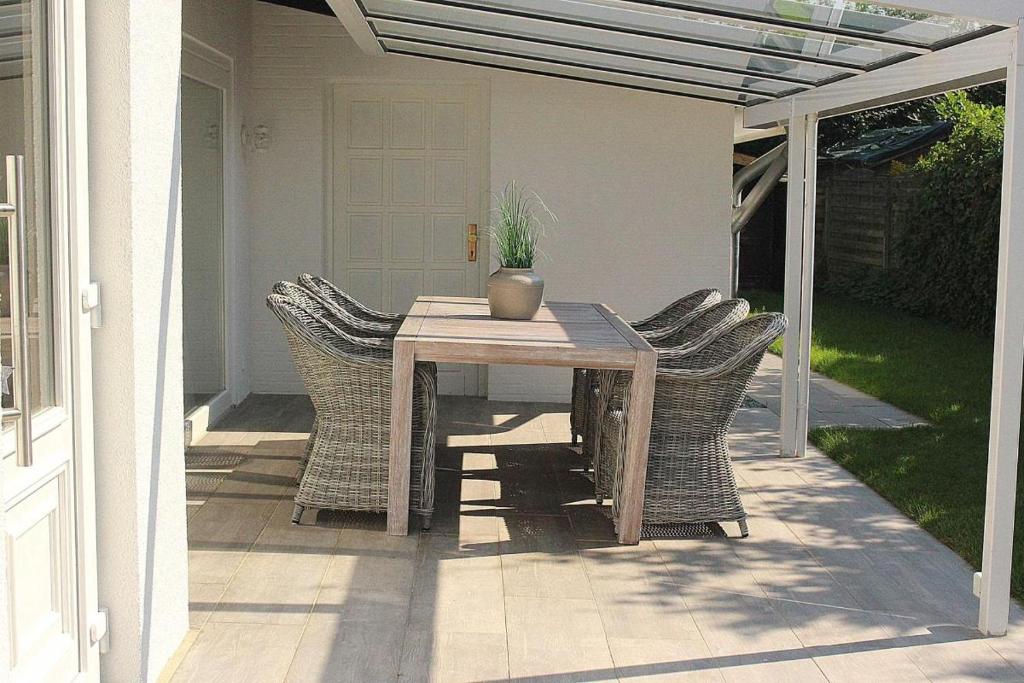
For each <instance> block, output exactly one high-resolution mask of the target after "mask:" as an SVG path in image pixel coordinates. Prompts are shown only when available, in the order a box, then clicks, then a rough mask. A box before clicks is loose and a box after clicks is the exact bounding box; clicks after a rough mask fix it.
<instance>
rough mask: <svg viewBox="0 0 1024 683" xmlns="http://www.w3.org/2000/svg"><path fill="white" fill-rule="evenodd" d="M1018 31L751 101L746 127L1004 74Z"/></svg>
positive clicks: (864, 105) (882, 102) (896, 99)
mask: <svg viewBox="0 0 1024 683" xmlns="http://www.w3.org/2000/svg"><path fill="white" fill-rule="evenodd" d="M1016 33H1017V29H1007V30H1005V31H999V32H998V33H993V34H991V35H987V36H983V37H981V38H977V39H975V40H970V41H967V42H965V43H962V44H960V45H955V46H953V47H950V48H947V49H945V50H939V51H937V52H933V53H931V54H927V55H922V56H920V57H915V58H914V59H908V60H906V61H904V62H899V63H898V64H893V65H892V66H887V67H883V68H881V69H877V70H875V71H869V72H868V73H865V74H860V75H858V76H851V77H850V78H846V79H844V80H841V81H836V82H835V83H829V84H827V85H823V86H821V87H818V88H814V89H813V90H808V91H806V92H803V93H799V94H797V95H793V96H790V97H784V98H781V99H778V100H775V101H773V102H766V103H764V104H758V105H754V106H752V107H750V108H748V109H747V110H746V111H745V112H744V116H743V120H744V127H746V128H764V127H769V126H776V125H780V124H783V123H785V122H786V121H788V120H789V118H790V117H791V116H794V115H796V116H799V115H803V114H820V115H821V116H822V117H826V116H839V115H841V114H849V113H851V112H855V111H863V110H865V109H873V108H875V107H883V106H886V105H889V104H894V103H897V102H904V101H906V100H913V99H918V98H921V97H928V96H931V95H937V94H939V93H943V92H947V91H949V90H956V89H959V88H967V87H971V86H975V85H981V84H984V83H992V82H995V81H999V80H1002V79H1004V78H1006V67H1007V65H1008V64H1009V62H1010V55H1011V49H1012V46H1013V42H1014V40H1015V37H1016Z"/></svg>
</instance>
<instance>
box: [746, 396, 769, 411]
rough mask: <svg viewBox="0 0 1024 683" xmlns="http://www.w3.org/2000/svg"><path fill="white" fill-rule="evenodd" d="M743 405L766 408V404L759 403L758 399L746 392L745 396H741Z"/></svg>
mask: <svg viewBox="0 0 1024 683" xmlns="http://www.w3.org/2000/svg"><path fill="white" fill-rule="evenodd" d="M743 407H744V408H767V407H768V406H766V405H765V404H763V403H761V402H760V401H758V400H757V399H756V398H754V397H753V396H751V395H750V394H747V395H746V396H744V397H743Z"/></svg>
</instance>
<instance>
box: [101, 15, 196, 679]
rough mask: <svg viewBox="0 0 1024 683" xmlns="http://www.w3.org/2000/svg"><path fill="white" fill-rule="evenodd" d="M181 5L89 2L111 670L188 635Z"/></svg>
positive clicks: (125, 669)
mask: <svg viewBox="0 0 1024 683" xmlns="http://www.w3.org/2000/svg"><path fill="white" fill-rule="evenodd" d="M180 21H181V10H180V4H179V3H176V2H147V3H139V2H134V1H132V0H104V2H97V3H88V4H87V7H86V39H87V50H88V66H87V68H88V116H89V197H90V251H91V260H92V264H91V265H92V274H93V278H94V279H95V280H96V281H97V282H99V283H101V285H102V288H103V289H102V306H103V326H102V327H101V328H100V329H97V330H95V331H94V335H93V347H92V348H93V377H94V382H93V400H94V403H93V407H94V414H95V420H94V422H95V452H96V458H95V460H96V489H97V492H98V495H97V499H96V510H97V547H98V575H99V604H101V605H103V606H105V607H107V608H108V609H109V614H110V632H111V647H110V651H109V652H108V653H107V654H106V655H104V656H103V659H102V662H101V666H102V668H103V672H104V678H105V680H110V681H150V680H156V678H157V677H158V676H159V674H160V670H161V669H162V667H163V665H164V663H165V662H166V661H167V660H168V658H169V657H170V656H171V655H172V654H173V652H174V651H175V649H176V648H177V647H178V645H179V644H180V643H181V640H182V638H183V637H184V636H185V634H186V633H187V631H188V566H187V561H186V557H187V556H186V532H185V528H186V525H185V468H184V462H183V458H182V452H183V434H182V428H181V425H182V394H181V386H182V385H181V379H182V364H181V298H180V294H181V241H180V228H181V204H180V170H181V169H180V157H179V153H178V131H179V119H178V72H179V57H180V48H181V42H180Z"/></svg>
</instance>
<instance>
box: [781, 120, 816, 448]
mask: <svg viewBox="0 0 1024 683" xmlns="http://www.w3.org/2000/svg"><path fill="white" fill-rule="evenodd" d="M817 139H818V116H817V114H801V115H793V116H792V117H791V118H790V122H789V184H788V187H787V209H786V273H785V303H784V305H783V312H784V313H785V314H786V318H787V319H788V320H789V327H787V328H786V336H785V338H784V341H783V353H782V417H781V432H782V439H781V444H780V449H779V454H780V455H781V456H782V457H786V458H789V457H800V456H803V455H804V453H805V452H806V449H807V418H808V399H809V395H810V378H811V374H810V363H811V356H810V349H811V301H812V289H813V285H814V221H815V203H816V196H817V187H816V185H817V165H818V164H817V156H818V143H817Z"/></svg>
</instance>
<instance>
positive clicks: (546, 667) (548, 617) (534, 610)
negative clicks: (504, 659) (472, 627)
mask: <svg viewBox="0 0 1024 683" xmlns="http://www.w3.org/2000/svg"><path fill="white" fill-rule="evenodd" d="M505 606H506V609H507V610H508V658H509V672H510V673H511V675H512V677H513V678H521V677H530V676H536V677H540V676H543V677H544V680H545V681H580V680H586V681H604V680H616V678H617V676H616V673H615V669H614V663H613V662H612V658H611V651H610V650H609V647H608V640H607V637H606V636H605V632H604V625H603V624H602V622H601V615H600V612H599V611H598V608H597V603H596V602H595V601H594V600H572V599H565V598H558V599H551V598H521V597H515V596H509V597H506V598H505Z"/></svg>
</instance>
